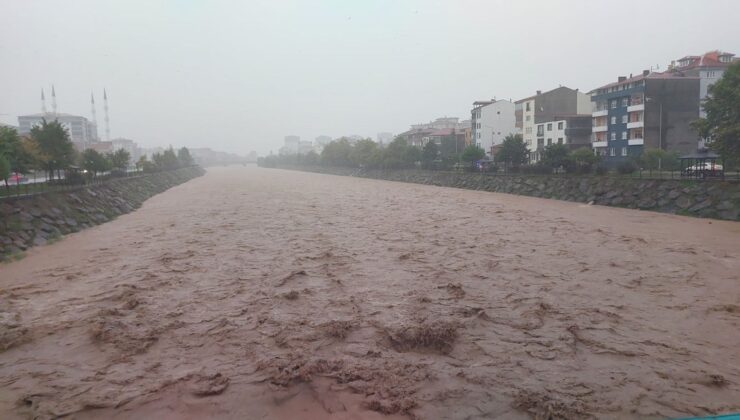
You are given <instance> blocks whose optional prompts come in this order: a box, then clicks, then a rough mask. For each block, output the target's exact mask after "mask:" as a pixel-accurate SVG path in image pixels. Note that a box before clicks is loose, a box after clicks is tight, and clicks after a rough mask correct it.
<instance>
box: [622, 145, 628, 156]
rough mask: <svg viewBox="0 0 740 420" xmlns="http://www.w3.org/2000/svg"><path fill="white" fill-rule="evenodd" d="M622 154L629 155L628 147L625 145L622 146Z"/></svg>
mask: <svg viewBox="0 0 740 420" xmlns="http://www.w3.org/2000/svg"><path fill="white" fill-rule="evenodd" d="M622 156H627V148H626V147H623V148H622Z"/></svg>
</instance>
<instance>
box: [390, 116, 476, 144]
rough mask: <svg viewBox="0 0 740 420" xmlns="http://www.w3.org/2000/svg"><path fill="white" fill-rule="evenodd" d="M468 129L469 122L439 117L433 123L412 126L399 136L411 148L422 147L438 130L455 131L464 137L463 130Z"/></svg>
mask: <svg viewBox="0 0 740 420" xmlns="http://www.w3.org/2000/svg"><path fill="white" fill-rule="evenodd" d="M469 128H470V121H468V120H465V121H460V119H459V118H456V117H441V118H437V119H436V120H434V121H430V122H428V123H422V124H412V125H411V128H410V129H409V130H408V131H404V132H403V133H401V134H399V135H398V137H401V138H403V139H405V140H406V143H408V144H409V145H411V146H416V147H424V145H425V144H426V143H427V142H428V141H429V137H430V135H432V134H433V133H435V132H438V131H439V130H455V132H456V133H458V132H459V133H461V134H462V135H465V129H469Z"/></svg>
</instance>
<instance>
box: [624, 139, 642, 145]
mask: <svg viewBox="0 0 740 420" xmlns="http://www.w3.org/2000/svg"><path fill="white" fill-rule="evenodd" d="M627 144H628V145H629V146H642V145H643V144H645V139H629V140H627Z"/></svg>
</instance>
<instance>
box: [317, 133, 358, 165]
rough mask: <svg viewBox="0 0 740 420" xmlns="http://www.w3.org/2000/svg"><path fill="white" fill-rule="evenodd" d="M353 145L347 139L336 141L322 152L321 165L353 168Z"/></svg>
mask: <svg viewBox="0 0 740 420" xmlns="http://www.w3.org/2000/svg"><path fill="white" fill-rule="evenodd" d="M351 153H352V145H351V144H350V143H349V140H347V139H346V138H344V137H343V138H341V139H339V140H334V141H332V142H330V143H329V144H327V145H326V146H324V149H323V150H322V151H321V163H322V164H324V165H327V166H351V165H352V159H351V158H350V154H351Z"/></svg>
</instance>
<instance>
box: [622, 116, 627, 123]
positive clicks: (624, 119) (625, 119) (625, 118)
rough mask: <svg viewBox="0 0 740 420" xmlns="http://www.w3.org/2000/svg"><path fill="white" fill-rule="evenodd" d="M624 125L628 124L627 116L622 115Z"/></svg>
mask: <svg viewBox="0 0 740 420" xmlns="http://www.w3.org/2000/svg"><path fill="white" fill-rule="evenodd" d="M622 124H627V114H625V115H622Z"/></svg>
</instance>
